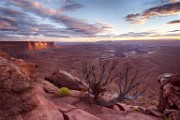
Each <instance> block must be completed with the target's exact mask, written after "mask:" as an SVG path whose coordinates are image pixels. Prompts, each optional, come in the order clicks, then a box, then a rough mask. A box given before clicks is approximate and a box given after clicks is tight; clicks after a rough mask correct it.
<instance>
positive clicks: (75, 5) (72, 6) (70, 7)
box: [61, 3, 84, 11]
mask: <svg viewBox="0 0 180 120" xmlns="http://www.w3.org/2000/svg"><path fill="white" fill-rule="evenodd" d="M83 7H84V6H83V5H81V4H78V3H70V4H66V5H65V6H63V7H62V8H61V10H62V11H75V10H77V9H80V8H83Z"/></svg>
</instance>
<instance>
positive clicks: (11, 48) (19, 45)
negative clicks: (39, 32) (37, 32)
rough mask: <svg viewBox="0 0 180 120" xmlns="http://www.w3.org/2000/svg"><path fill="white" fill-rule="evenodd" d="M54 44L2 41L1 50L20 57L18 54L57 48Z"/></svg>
mask: <svg viewBox="0 0 180 120" xmlns="http://www.w3.org/2000/svg"><path fill="white" fill-rule="evenodd" d="M57 47H58V46H57V45H55V43H54V42H40V41H2V42H0V50H2V51H5V52H7V53H8V54H10V55H11V56H13V57H18V56H17V53H18V54H19V53H24V52H26V51H30V50H43V49H47V48H57Z"/></svg>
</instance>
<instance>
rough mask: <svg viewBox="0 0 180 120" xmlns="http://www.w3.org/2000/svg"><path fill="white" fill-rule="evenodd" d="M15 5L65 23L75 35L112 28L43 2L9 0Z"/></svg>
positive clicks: (70, 0) (66, 0)
mask: <svg viewBox="0 0 180 120" xmlns="http://www.w3.org/2000/svg"><path fill="white" fill-rule="evenodd" d="M7 2H8V3H10V4H11V5H13V6H16V7H20V8H21V9H23V10H24V11H26V12H31V13H34V14H36V15H38V16H40V17H42V18H48V19H50V20H52V21H54V22H56V23H57V24H60V25H62V24H63V25H65V26H66V31H68V32H70V33H73V35H95V34H100V33H103V32H105V31H107V30H108V29H110V28H112V27H111V26H110V25H107V24H103V23H101V24H98V23H96V24H89V23H87V22H86V21H85V20H82V19H76V18H74V17H70V16H67V15H64V14H63V13H62V11H60V10H55V9H52V8H49V7H46V6H45V5H43V4H42V3H39V2H35V1H31V0H23V1H22V0H7ZM65 2H66V3H67V4H74V2H73V1H72V0H65Z"/></svg>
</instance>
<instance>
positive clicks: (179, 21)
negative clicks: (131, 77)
mask: <svg viewBox="0 0 180 120" xmlns="http://www.w3.org/2000/svg"><path fill="white" fill-rule="evenodd" d="M167 24H180V20H173V21H170V22H168V23H167Z"/></svg>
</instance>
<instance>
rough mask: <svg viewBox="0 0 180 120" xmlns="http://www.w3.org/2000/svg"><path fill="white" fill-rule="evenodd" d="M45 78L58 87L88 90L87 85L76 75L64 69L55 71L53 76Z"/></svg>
mask: <svg viewBox="0 0 180 120" xmlns="http://www.w3.org/2000/svg"><path fill="white" fill-rule="evenodd" d="M45 80H47V81H49V82H51V83H53V84H54V85H55V86H57V87H58V88H60V87H67V88H69V89H71V90H87V88H88V87H87V85H86V84H85V83H84V82H82V81H81V80H79V79H78V78H76V77H73V76H72V75H71V74H69V73H67V72H66V71H63V70H58V71H56V72H54V73H53V74H52V75H51V76H49V77H45Z"/></svg>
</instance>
